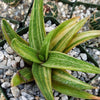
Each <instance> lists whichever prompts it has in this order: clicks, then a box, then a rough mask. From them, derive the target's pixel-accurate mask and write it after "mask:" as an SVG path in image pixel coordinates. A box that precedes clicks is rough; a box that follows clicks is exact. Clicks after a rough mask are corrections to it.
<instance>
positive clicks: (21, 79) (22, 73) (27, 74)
mask: <svg viewBox="0 0 100 100" xmlns="http://www.w3.org/2000/svg"><path fill="white" fill-rule="evenodd" d="M33 80H34V79H33V75H32V72H31V68H27V67H26V68H23V69H21V70H19V71H18V72H17V73H16V74H15V75H14V76H13V78H12V80H11V86H17V85H20V84H23V83H28V82H31V81H33Z"/></svg>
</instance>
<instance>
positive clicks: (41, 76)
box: [32, 63, 54, 100]
mask: <svg viewBox="0 0 100 100" xmlns="http://www.w3.org/2000/svg"><path fill="white" fill-rule="evenodd" d="M32 73H33V76H34V79H35V81H36V83H37V85H38V87H39V88H40V91H41V92H42V94H43V95H44V97H45V98H46V100H54V98H53V93H52V84H51V69H50V68H46V67H43V66H41V65H39V64H36V63H34V64H33V66H32Z"/></svg>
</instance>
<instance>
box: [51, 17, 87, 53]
mask: <svg viewBox="0 0 100 100" xmlns="http://www.w3.org/2000/svg"><path fill="white" fill-rule="evenodd" d="M87 19H88V18H85V19H82V20H80V21H79V22H78V23H77V24H75V25H74V27H72V28H71V29H70V30H69V31H67V33H66V34H65V35H63V37H62V38H60V40H59V41H58V42H56V41H57V40H55V43H56V45H55V46H53V49H52V50H55V51H60V52H62V51H63V50H64V49H65V48H66V46H67V45H68V44H69V43H70V41H71V40H72V38H73V37H74V36H75V35H76V34H77V32H78V31H79V30H80V29H81V28H82V26H83V25H84V24H85V22H86V21H87ZM70 27H71V26H70ZM66 29H67V28H66ZM66 29H65V30H66ZM61 30H62V29H61ZM62 31H64V29H63V30H62ZM62 31H61V32H62ZM59 34H61V33H59Z"/></svg>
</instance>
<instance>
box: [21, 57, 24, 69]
mask: <svg viewBox="0 0 100 100" xmlns="http://www.w3.org/2000/svg"><path fill="white" fill-rule="evenodd" d="M20 67H21V68H23V67H24V61H23V59H21V61H20Z"/></svg>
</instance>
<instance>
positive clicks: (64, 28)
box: [49, 17, 79, 49]
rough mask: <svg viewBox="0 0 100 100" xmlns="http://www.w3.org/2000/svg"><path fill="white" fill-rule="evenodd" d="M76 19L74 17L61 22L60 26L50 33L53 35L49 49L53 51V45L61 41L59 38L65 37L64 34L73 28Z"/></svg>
mask: <svg viewBox="0 0 100 100" xmlns="http://www.w3.org/2000/svg"><path fill="white" fill-rule="evenodd" d="M78 19H79V17H74V18H72V19H69V20H67V21H65V22H63V23H62V24H60V25H59V26H58V27H57V28H55V29H54V30H53V31H51V32H52V33H53V37H52V41H51V43H50V49H53V48H54V47H55V45H56V44H57V43H58V42H59V41H60V40H61V38H62V37H64V36H65V35H66V33H67V32H68V31H69V30H71V29H72V28H73V27H74V26H75V24H76V22H77V20H78ZM51 32H50V33H51ZM50 33H49V34H50Z"/></svg>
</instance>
